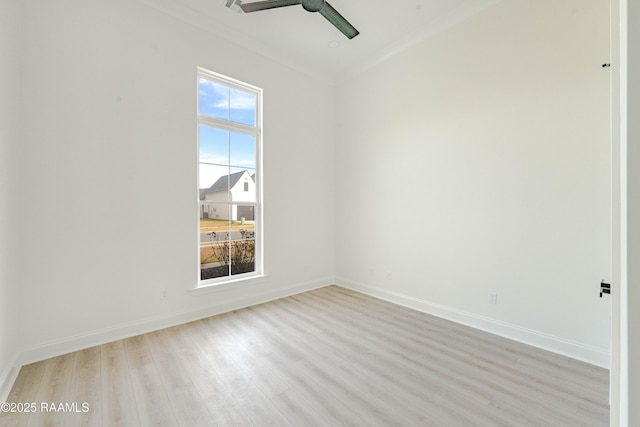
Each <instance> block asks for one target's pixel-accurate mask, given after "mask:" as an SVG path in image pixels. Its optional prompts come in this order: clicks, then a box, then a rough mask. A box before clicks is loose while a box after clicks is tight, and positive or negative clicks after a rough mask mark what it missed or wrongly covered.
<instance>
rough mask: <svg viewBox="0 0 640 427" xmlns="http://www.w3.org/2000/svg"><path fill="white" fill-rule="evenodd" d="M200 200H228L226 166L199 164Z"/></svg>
mask: <svg viewBox="0 0 640 427" xmlns="http://www.w3.org/2000/svg"><path fill="white" fill-rule="evenodd" d="M200 200H210V201H216V202H227V201H229V200H230V194H229V167H228V166H218V165H208V164H202V163H201V164H200Z"/></svg>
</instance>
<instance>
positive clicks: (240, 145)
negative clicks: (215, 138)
mask: <svg viewBox="0 0 640 427" xmlns="http://www.w3.org/2000/svg"><path fill="white" fill-rule="evenodd" d="M229 147H230V148H229V157H230V161H229V162H230V164H231V165H232V166H237V167H240V168H245V169H255V168H256V137H255V136H253V135H246V134H243V133H236V132H231V134H230V135H229Z"/></svg>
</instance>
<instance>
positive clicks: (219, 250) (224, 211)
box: [200, 203, 231, 280]
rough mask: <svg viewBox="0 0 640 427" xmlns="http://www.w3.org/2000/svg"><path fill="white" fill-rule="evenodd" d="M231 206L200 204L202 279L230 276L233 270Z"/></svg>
mask: <svg viewBox="0 0 640 427" xmlns="http://www.w3.org/2000/svg"><path fill="white" fill-rule="evenodd" d="M230 218H231V206H229V205H223V204H209V203H206V204H201V205H200V279H201V280H207V279H214V278H216V277H224V276H229V275H230V273H231V271H230V269H231V220H230Z"/></svg>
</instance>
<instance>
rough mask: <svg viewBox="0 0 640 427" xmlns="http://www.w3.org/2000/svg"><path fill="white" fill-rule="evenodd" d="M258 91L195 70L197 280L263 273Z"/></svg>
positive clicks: (234, 81) (216, 75)
mask: <svg viewBox="0 0 640 427" xmlns="http://www.w3.org/2000/svg"><path fill="white" fill-rule="evenodd" d="M261 95H262V91H261V90H260V89H258V88H256V87H253V86H250V85H247V84H244V83H241V82H238V81H236V80H233V79H230V78H227V77H224V76H221V75H218V74H215V73H212V72H209V71H206V70H203V69H199V70H198V190H199V191H198V194H199V200H198V203H199V230H198V236H199V239H198V245H199V260H200V283H202V284H209V283H211V284H215V283H216V282H223V281H225V280H229V279H230V278H232V276H233V278H240V277H245V276H246V277H250V276H256V275H260V274H261V273H262V271H261V270H262V267H261V265H262V253H261V235H262V234H261V215H260V213H261V204H260V203H261V192H260V185H259V184H260V179H261V170H260V167H259V166H260V157H261V153H260V147H261V126H260V119H261V112H260V108H261Z"/></svg>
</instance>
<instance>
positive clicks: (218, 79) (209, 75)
mask: <svg viewBox="0 0 640 427" xmlns="http://www.w3.org/2000/svg"><path fill="white" fill-rule="evenodd" d="M201 78H204V79H207V80H210V81H213V82H215V83H219V84H222V85H225V86H227V87H230V88H233V89H238V90H241V91H243V92H249V93H252V94H253V95H255V97H256V124H255V126H249V125H245V124H242V123H236V122H232V121H231V120H225V119H219V118H216V117H212V116H207V115H203V114H200V96H199V89H200V83H199V82H200V79H201ZM196 102H197V104H196V113H197V125H196V129H197V183H198V185H197V188H196V193H197V199H196V200H197V206H198V209H197V232H196V233H197V236H198V245H197V248H196V250H197V257H196V259H197V262H198V268H197V287H196V289H201V288H207V287H211V286H216V287H219V286H220V285H224V284H233V283H234V282H239V281H244V280H247V279H254V278H258V277H263V276H264V261H263V259H264V258H263V249H264V246H263V235H264V232H263V231H264V227H263V216H262V211H263V201H262V89H261V88H259V87H256V86H252V85H250V84H247V83H244V82H241V81H239V80H235V79H232V78H230V77H227V76H224V75H222V74H218V73H215V72H213V71H210V70H207V69H204V68H201V67H198V72H197V78H196ZM201 125H205V126H209V127H214V128H217V129H220V130H225V131H230V132H238V133H244V134H248V135H252V136H253V137H254V138H255V155H256V159H255V162H256V165H255V178H254V180H255V188H256V199H255V202H243V201H240V202H234V201H227V202H219V201H216V202H212V204H218V205H219V204H225V205H229V206H234V205H244V206H246V205H252V206H253V211H254V220H255V235H254V238H255V259H254V271H253V272H249V273H242V274H234V275H229V276H223V277H217V278H213V279H206V280H202V279H201V275H200V268H201V264H200V244H201V242H200V211H201V209H202V208H201V206H203V204H205V203H203V202H202V201H201V200H200V126H201Z"/></svg>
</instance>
